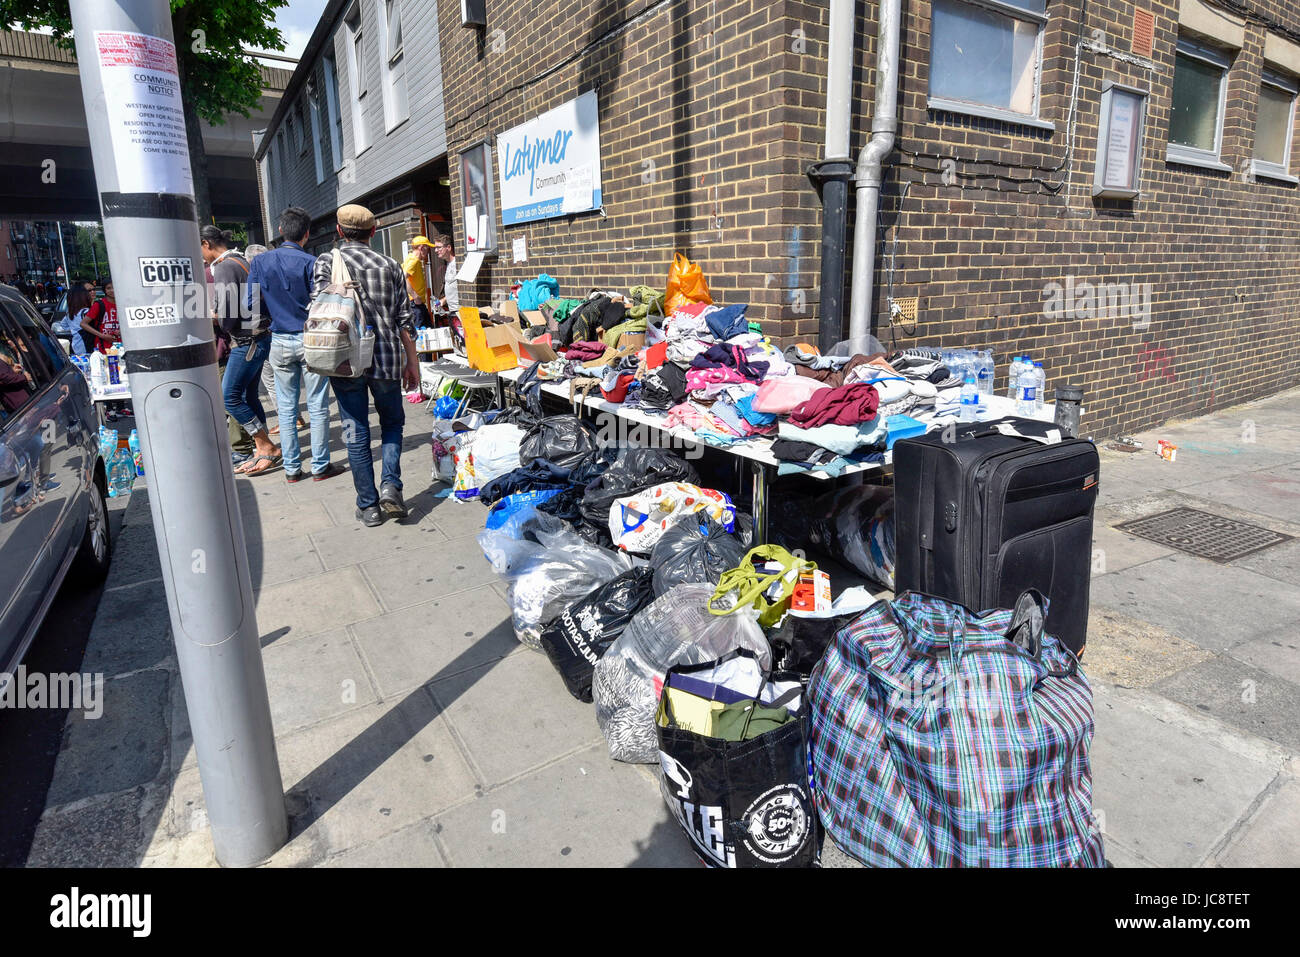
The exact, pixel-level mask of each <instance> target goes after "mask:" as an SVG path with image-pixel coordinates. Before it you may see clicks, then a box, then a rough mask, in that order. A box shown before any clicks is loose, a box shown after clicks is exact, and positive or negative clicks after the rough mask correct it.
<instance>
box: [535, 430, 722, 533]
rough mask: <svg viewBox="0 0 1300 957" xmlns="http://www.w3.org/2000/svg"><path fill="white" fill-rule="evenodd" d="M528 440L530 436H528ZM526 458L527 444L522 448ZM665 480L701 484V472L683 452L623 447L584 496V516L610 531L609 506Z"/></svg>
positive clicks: (588, 520) (592, 522)
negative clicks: (687, 459) (682, 455)
mask: <svg viewBox="0 0 1300 957" xmlns="http://www.w3.org/2000/svg"><path fill="white" fill-rule="evenodd" d="M525 442H527V439H525ZM519 454H520V458H521V459H522V458H523V447H522V446H521V447H520V453H519ZM664 482H686V483H687V484H689V485H699V484H700V473H699V472H697V471H695V466H694V465H692V464H691V463H690V462H688V461H686V460H685V459H684V458H682V457H681V456H680V455H677V454H675V453H673V452H669V451H667V450H666V449H645V448H639V447H635V446H634V447H629V448H624V449H620V450H619V453H618V458H617V459H615V460H614V464H613V465H611V466H610V467H609V468H608V469H606V470H605V473H604V474H603V475H601V476H600V478H598V479H597V480H596V481H594V482H592V484H591V485H589V486H587V491H586V492H585V493H584V495H583V496H582V518H583V521H585V522H586V523H587V524H589V525H593V526H595V527H596V528H603V529H605V530H606V532H608V530H609V509H610V506H611V505H613V504H614V500H615V499H618V498H623V497H624V496H627V495H635V494H636V493H637V492H641V491H644V490H645V489H648V488H650V486H652V485H662V484H663V483H664Z"/></svg>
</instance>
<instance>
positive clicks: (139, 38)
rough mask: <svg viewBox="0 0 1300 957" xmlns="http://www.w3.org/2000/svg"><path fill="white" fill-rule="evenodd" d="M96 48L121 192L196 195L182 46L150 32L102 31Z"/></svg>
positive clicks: (97, 34)
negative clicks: (180, 65) (179, 56)
mask: <svg viewBox="0 0 1300 957" xmlns="http://www.w3.org/2000/svg"><path fill="white" fill-rule="evenodd" d="M95 48H96V50H97V52H98V53H99V75H100V79H101V80H102V81H103V84H104V111H105V112H106V113H107V114H108V123H109V129H110V131H111V135H112V137H113V158H114V161H115V165H116V166H117V189H118V192H122V193H176V194H179V195H181V196H193V195H194V181H193V178H192V177H191V175H190V147H189V142H188V140H187V139H186V138H185V113H184V111H183V110H182V108H181V81H180V75H179V74H178V73H177V70H176V47H174V46H173V45H172V44H171V43H170V42H169V41H167V40H164V39H163V38H162V37H153V36H149V35H148V34H145V33H119V32H114V31H103V30H101V31H97V32H96V33H95Z"/></svg>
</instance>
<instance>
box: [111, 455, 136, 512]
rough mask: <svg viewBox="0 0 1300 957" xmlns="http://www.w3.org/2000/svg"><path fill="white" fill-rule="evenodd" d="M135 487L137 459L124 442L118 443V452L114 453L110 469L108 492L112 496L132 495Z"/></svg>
mask: <svg viewBox="0 0 1300 957" xmlns="http://www.w3.org/2000/svg"><path fill="white" fill-rule="evenodd" d="M134 487H135V460H134V459H132V458H131V450H130V449H129V448H127V446H126V443H125V442H123V443H121V444H120V445H118V447H117V452H116V453H115V454H114V455H113V465H112V467H111V468H110V469H109V471H108V494H109V497H110V498H117V497H118V496H119V495H130V494H131V489H132V488H134Z"/></svg>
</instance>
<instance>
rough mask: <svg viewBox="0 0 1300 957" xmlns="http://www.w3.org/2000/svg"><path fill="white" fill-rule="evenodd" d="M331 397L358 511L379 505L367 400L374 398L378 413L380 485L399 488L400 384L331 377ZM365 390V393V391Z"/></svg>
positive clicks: (403, 415) (403, 417)
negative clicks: (337, 406) (344, 444)
mask: <svg viewBox="0 0 1300 957" xmlns="http://www.w3.org/2000/svg"><path fill="white" fill-rule="evenodd" d="M330 385H331V386H332V387H333V389H334V398H335V399H337V400H338V403H339V418H340V419H342V422H343V441H344V442H345V443H346V444H347V447H348V464H349V465H351V466H352V485H353V487H354V488H356V490H357V508H369V507H370V506H372V505H378V504H379V492H378V491H377V490H376V489H375V457H374V454H373V453H372V452H371V451H370V398H371V396H373V397H374V400H375V411H376V412H378V413H379V432H380V439H381V441H382V443H383V447H382V450H381V459H382V463H383V464H382V471H381V474H380V479H379V481H380V485H381V486H382V485H392V486H394V487H395V488H396V489H397V490H398V491H399V492H400V491H401V489H402V426H404V425H405V424H406V410H405V408H403V406H402V385H401V383H400V382H398V381H397V380H396V379H371V378H369V377H367V376H362V377H360V378H357V379H341V378H338V377H331V378H330ZM367 390H368V392H367Z"/></svg>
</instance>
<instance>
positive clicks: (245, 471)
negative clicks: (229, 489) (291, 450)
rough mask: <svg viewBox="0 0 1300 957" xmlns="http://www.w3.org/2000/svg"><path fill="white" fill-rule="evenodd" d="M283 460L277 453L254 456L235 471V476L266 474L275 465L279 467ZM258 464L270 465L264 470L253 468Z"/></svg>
mask: <svg viewBox="0 0 1300 957" xmlns="http://www.w3.org/2000/svg"><path fill="white" fill-rule="evenodd" d="M283 459H284V456H283V455H282V454H280V453H279V452H277V453H276V454H275V455H255V456H253V457H252V458H251V459H249V460H248V461H247V462H245V463H244V464H243V465H241V466H240V467H239V468H237V469H235V474H237V475H263V474H265V473H266V472H269V471H271V470H272V469H274V468H275V467H276V466H277V465H279V464H280V463H281V462H282V461H283ZM258 462H270V463H271V464H270V465H268V466H267V467H266V468H261V469H259V468H254V466H256V465H257V463H258Z"/></svg>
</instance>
